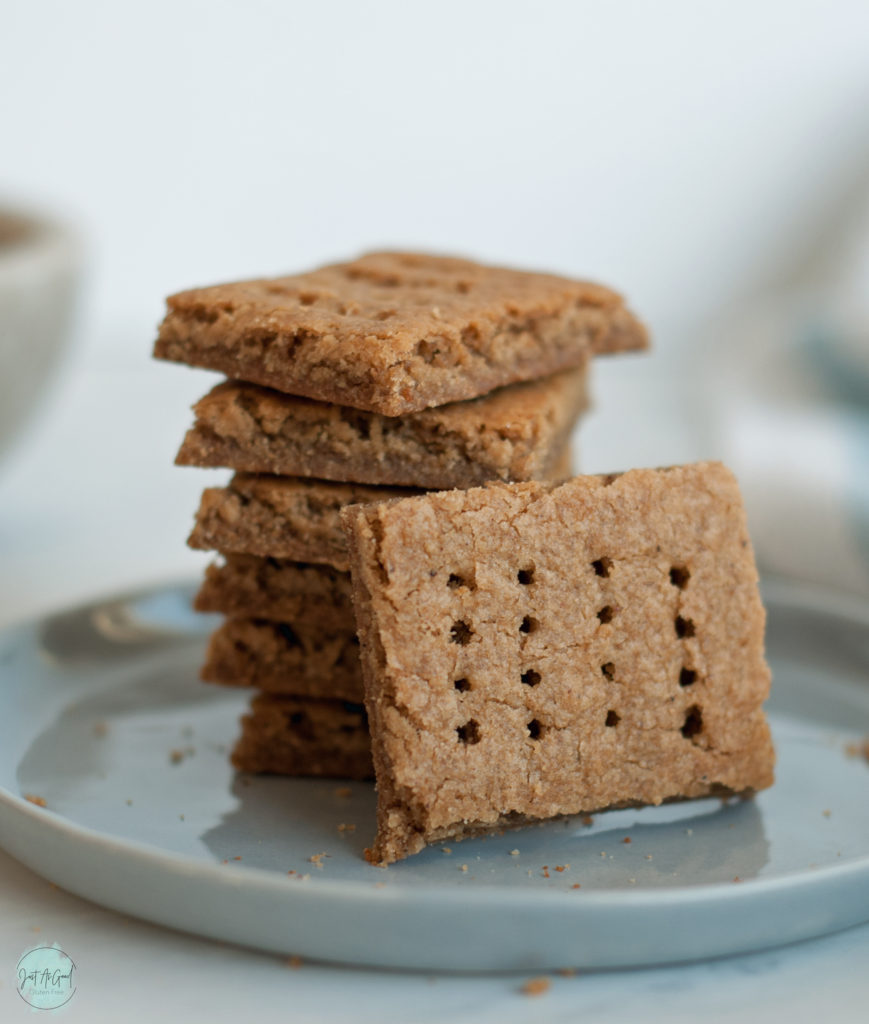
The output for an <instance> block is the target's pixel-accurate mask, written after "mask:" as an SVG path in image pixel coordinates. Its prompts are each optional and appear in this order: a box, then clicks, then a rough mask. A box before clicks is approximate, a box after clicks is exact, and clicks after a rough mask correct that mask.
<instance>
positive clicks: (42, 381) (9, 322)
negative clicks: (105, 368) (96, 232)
mask: <svg viewBox="0 0 869 1024" xmlns="http://www.w3.org/2000/svg"><path fill="white" fill-rule="evenodd" d="M80 268H81V246H80V244H79V241H78V237H77V236H76V234H75V232H74V231H73V230H72V229H71V228H69V227H67V226H65V225H63V224H59V223H56V222H53V221H51V220H50V219H47V218H43V217H40V216H39V215H34V214H31V213H28V212H24V211H19V210H12V209H0V457H2V455H3V454H4V452H5V450H6V449H7V448H8V446H9V443H10V442H11V441H12V439H13V436H14V435H15V434H16V433H17V432H18V431H19V429H20V428H21V426H22V425H23V424H24V422H25V421H26V420H27V419H28V417H29V416H30V414H31V413H32V412H33V411H34V409H35V408H36V406H37V405H38V399H39V397H40V396H41V394H42V392H43V391H44V390H45V388H46V385H47V384H48V382H49V381H50V380H51V377H52V376H53V371H54V369H55V367H56V365H57V363H58V357H59V356H60V354H61V352H62V350H63V346H64V343H65V341H66V339H67V337H68V336H69V333H70V327H71V324H72V318H73V313H74V307H75V294H76V286H77V284H78V279H79V271H80Z"/></svg>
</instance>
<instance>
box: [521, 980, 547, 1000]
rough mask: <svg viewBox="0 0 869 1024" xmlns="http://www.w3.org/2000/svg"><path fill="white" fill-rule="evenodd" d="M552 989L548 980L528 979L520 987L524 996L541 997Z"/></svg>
mask: <svg viewBox="0 0 869 1024" xmlns="http://www.w3.org/2000/svg"><path fill="white" fill-rule="evenodd" d="M551 987H552V982H551V981H550V980H549V978H530V979H529V980H528V981H526V982H525V984H524V985H523V986H522V989H521V992H522V995H524V996H542V995H543V994H544V993H545V992H548V991H549V989H550V988H551Z"/></svg>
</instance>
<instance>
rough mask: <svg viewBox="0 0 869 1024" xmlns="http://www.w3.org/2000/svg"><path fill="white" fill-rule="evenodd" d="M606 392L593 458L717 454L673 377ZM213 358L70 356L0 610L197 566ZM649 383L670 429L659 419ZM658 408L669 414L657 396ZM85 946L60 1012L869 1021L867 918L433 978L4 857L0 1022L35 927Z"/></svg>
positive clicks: (622, 369)
mask: <svg viewBox="0 0 869 1024" xmlns="http://www.w3.org/2000/svg"><path fill="white" fill-rule="evenodd" d="M598 383H599V389H598V390H599V393H600V394H601V396H603V395H604V394H606V395H617V396H618V399H617V400H613V399H609V400H607V401H604V400H603V397H602V398H601V408H600V409H599V411H598V412H597V413H596V414H595V416H594V418H593V419H592V420H591V421H590V422H589V423H588V424H587V428H586V429H584V431H583V434H582V444H583V448H584V449H585V451H586V452H587V453H594V456H593V457H592V456H591V454H588V455H587V457H586V466H587V467H588V468H591V469H604V468H616V467H619V466H621V465H624V464H626V463H627V462H628V460H630V461H631V462H633V463H635V464H636V463H642V462H646V463H659V464H660V463H667V462H675V461H679V460H683V459H690V458H693V457H698V456H701V455H705V454H714V452H710V451H708V450H706V445H707V444H708V442H707V441H706V440H705V439H704V435H703V434H698V432H697V431H696V429H694V428H693V427H692V426H691V424H692V423H693V422H696V420H695V419H694V410H693V409H692V408H691V406H690V404H686V402H685V401H682V400H679V401H677V400H676V398H677V396H679V395H680V394H684V393H686V392H685V390H684V389H683V387H682V383H683V382H681V381H680V380H679V379H678V376H674V375H673V373H672V372H671V371H670V370H668V369H667V368H666V367H664V366H661V365H655V364H653V363H649V364H646V365H641V364H638V363H629V362H626V363H625V365H623V366H616V365H615V364H612V365H610V366H607V367H602V368H601V371H600V373H599V381H598ZM206 387H207V379H206V376H205V375H204V374H201V373H192V372H188V371H185V370H183V369H181V368H173V367H161V366H152V365H149V364H148V362H147V360H144V359H143V360H142V361H141V365H138V364H135V365H132V364H131V365H124V364H123V363H119V364H118V365H115V366H114V367H111V366H110V367H105V366H103V367H102V368H99V369H98V368H94V367H90V368H89V367H88V366H87V365H86V363H85V364H83V365H80V366H79V367H78V369H75V370H72V371H70V373H68V375H67V377H66V378H65V379H64V381H63V382H62V385H61V386H60V387H59V389H58V390H57V392H56V394H55V397H54V401H53V402H52V403H51V406H50V413H49V414H48V415H46V416H45V417H44V418H43V419H42V421H41V422H40V423H39V424H38V426H37V427H36V428H34V429H33V430H32V431H31V433H30V434H29V436H27V437H26V438H24V439H23V440H22V444H21V446H20V447H19V449H18V451H17V452H16V453H15V455H14V456H13V457H12V458H11V459H10V460H7V462H6V463H4V464H3V465H0V624H5V623H8V622H12V621H20V620H22V619H24V618H27V617H29V616H31V615H34V614H38V613H40V612H42V611H46V610H48V609H53V608H59V607H62V606H64V605H66V604H69V603H71V602H74V601H77V600H79V599H82V598H85V597H87V596H91V595H94V594H97V593H100V592H105V591H110V590H112V589H121V588H126V587H130V586H136V585H139V584H142V583H147V582H150V581H156V580H162V579H168V578H178V577H181V576H191V575H195V573H196V572H197V571H198V568H199V567H200V566H201V564H202V561H203V559H202V557H200V556H197V555H195V554H194V553H192V552H188V551H187V550H186V549H185V548H184V545H183V538H184V536H185V534H186V531H187V529H188V526H189V523H190V517H191V514H192V511H193V508H194V507H195V504H196V501H197V497H198V492H199V490H200V488H201V487H202V486H203V485H204V484H205V482H206V479H208V480H211V479H212V477H213V478H215V479H218V478H219V474H206V473H204V472H197V471H195V470H180V469H175V468H173V467H172V465H171V462H172V456H173V453H174V449H175V446H176V444H177V442H178V440H179V438H180V435H181V433H182V431H183V429H184V427H185V425H186V422H187V412H186V407H187V405H188V404H189V403H190V402H191V401H192V400H194V399H195V398H196V397H197V396H198V395H199V394H201V393H202V392H203V391H204V390H205V388H206ZM650 394H654V396H655V406H656V409H657V410H658V415H659V417H660V418H659V429H658V430H656V431H654V432H650V431H648V430H646V429H642V428H643V426H644V423H646V422H647V421H648V415H649V407H648V406H649V400H648V396H649V395H650ZM661 410H664V412H662V411H661ZM42 941H45V942H48V943H51V942H55V941H56V942H58V943H59V944H60V945H61V946H62V947H63V948H64V949H65V950H66V951H67V952H68V953H69V955H70V956H71V957H72V958H73V959H74V960H75V962H76V964H77V966H78V969H79V975H78V977H79V987H78V991H77V992H76V995H75V996H74V997H73V1000H72V1002H71V1003H70V1004H69V1005H68V1006H67V1007H66V1008H65V1010H64V1011H63V1012H64V1019H65V1020H67V1021H70V1022H76V1021H87V1022H89V1024H100V1022H102V1021H112V1022H114V1021H116V1020H118V1019H119V1018H123V1019H124V1020H125V1021H128V1022H130V1024H137V1022H145V1021H152V1020H154V1019H155V1018H156V1017H157V1015H158V1014H159V1015H160V1016H161V1017H162V1018H163V1019H165V1020H168V1021H174V1020H184V1021H199V1020H208V1021H209V1022H211V1024H223V1022H227V1024H229V1022H233V1024H235V1022H237V1021H239V1020H242V1019H251V1018H252V1017H255V1019H256V1020H258V1021H271V1020H276V1021H277V1020H281V1021H287V1020H291V1021H299V1022H305V1021H322V1022H332V1021H367V1020H371V1021H375V1020H376V1021H379V1022H381V1021H382V1022H388V1021H396V1022H401V1024H407V1022H413V1021H420V1022H426V1021H452V1022H456V1021H466V1020H467V1021H470V1020H473V1021H487V1020H492V1021H494V1020H498V1021H524V1020H539V1019H544V1018H545V1019H547V1020H551V1021H574V1020H576V1021H583V1022H593V1021H605V1022H609V1021H612V1022H616V1021H619V1022H633V1021H638V1020H644V1021H668V1022H670V1021H696V1020H703V1021H705V1022H719V1021H721V1022H723V1021H731V1020H736V1019H741V1020H751V1021H753V1022H754V1021H756V1022H781V1024H784V1022H787V1024H795V1022H801V1021H806V1022H808V1021H812V1022H814V1021H817V1020H818V1019H822V1018H825V1019H828V1020H831V1021H836V1022H841V1024H851V1022H855V1024H856V1022H859V1021H865V1020H866V1019H867V1009H866V1007H867V1004H869V977H867V973H866V969H865V968H866V964H867V963H869V926H866V927H862V928H858V929H854V930H851V931H849V932H846V933H842V934H839V935H835V936H830V937H828V938H825V939H819V940H816V941H814V942H811V943H805V944H802V945H800V946H797V947H792V948H788V949H780V950H774V951H768V952H764V953H759V954H754V955H747V956H744V957H739V958H734V959H730V960H726V961H719V962H714V963H707V964H697V965H689V966H684V967H675V968H667V969H656V970H635V971H628V972H604V973H597V974H587V973H581V974H579V975H577V976H575V977H563V976H553V977H552V979H551V987H550V989H549V990H548V991H547V992H546V993H545V994H543V995H541V996H539V997H537V998H530V997H528V996H526V995H524V994H523V993H522V992H521V986H522V984H523V982H524V981H525V980H527V979H526V978H524V977H516V976H509V977H504V976H500V977H443V976H441V977H430V976H425V975H416V974H392V973H387V972H377V971H363V970H350V969H339V968H335V967H322V966H315V965H310V964H303V965H302V966H301V967H299V968H298V969H293V968H291V967H289V966H288V965H287V964H286V963H285V962H283V961H279V960H276V959H275V958H274V957H270V956H266V955H261V954H257V953H252V952H247V951H244V950H239V949H235V948H230V947H224V946H220V945H218V944H214V943H209V942H206V941H202V940H199V939H195V938H190V937H188V936H185V935H181V934H177V933H173V932H168V931H164V930H161V929H159V928H156V927H153V926H150V925H146V924H142V923H140V922H137V921H134V920H131V919H128V918H125V917H123V916H121V915H118V914H115V913H113V912H110V911H105V910H102V909H101V908H99V907H96V906H93V905H91V904H88V903H86V902H84V901H82V900H80V899H78V898H76V897H73V896H70V895H68V894H66V893H64V892H62V891H60V890H57V889H54V888H52V887H51V886H50V885H49V884H48V883H47V882H45V881H44V880H42V879H40V878H39V877H37V876H35V875H34V874H32V873H31V872H30V871H28V869H27V868H26V867H24V866H22V865H20V864H18V863H17V862H14V861H12V860H11V859H10V858H9V857H7V856H6V855H5V854H0V1020H2V1021H3V1022H4V1024H5V1022H6V1021H7V1020H8V1021H15V1020H19V1019H20V1020H22V1021H23V1020H29V1019H31V1017H30V1014H31V1012H32V1011H31V1010H30V1009H29V1008H28V1007H26V1006H25V1004H24V1003H23V1002H22V1001H21V1000H20V998H19V996H18V994H17V993H16V991H15V979H14V967H15V964H16V962H17V960H18V958H19V956H20V955H21V953H22V952H23V951H24V950H25V949H27V948H30V947H32V946H34V945H37V944H38V943H39V942H42Z"/></svg>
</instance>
